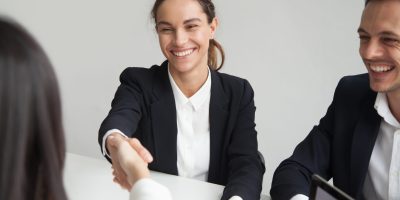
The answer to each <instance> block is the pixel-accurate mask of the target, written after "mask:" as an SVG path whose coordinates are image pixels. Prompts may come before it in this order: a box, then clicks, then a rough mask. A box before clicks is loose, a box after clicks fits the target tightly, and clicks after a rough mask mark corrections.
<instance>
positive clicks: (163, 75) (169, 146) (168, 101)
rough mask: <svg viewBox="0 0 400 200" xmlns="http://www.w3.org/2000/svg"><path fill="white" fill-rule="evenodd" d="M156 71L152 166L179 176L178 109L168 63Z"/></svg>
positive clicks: (152, 112)
mask: <svg viewBox="0 0 400 200" xmlns="http://www.w3.org/2000/svg"><path fill="white" fill-rule="evenodd" d="M156 70H157V71H156V72H155V75H154V79H153V83H154V85H153V95H154V96H155V97H156V99H158V101H157V100H156V101H155V102H154V103H153V104H151V108H150V109H151V121H152V128H153V134H154V135H153V136H154V147H155V148H154V149H155V159H154V163H152V166H154V168H155V169H156V170H157V169H159V170H160V171H163V172H166V173H170V174H175V175H177V174H178V169H177V165H176V163H177V158H176V157H177V153H176V151H177V150H176V137H177V124H176V108H175V100H174V95H173V92H172V88H171V84H170V82H169V78H168V64H167V62H164V63H163V64H162V65H161V67H160V69H156Z"/></svg>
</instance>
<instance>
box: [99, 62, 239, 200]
mask: <svg viewBox="0 0 400 200" xmlns="http://www.w3.org/2000/svg"><path fill="white" fill-rule="evenodd" d="M168 77H169V81H170V84H171V87H172V92H173V94H174V99H175V107H176V121H177V128H178V134H177V141H176V143H177V168H178V175H179V176H183V177H188V178H194V179H197V180H202V181H207V178H208V169H209V166H210V117H209V110H210V99H211V73H210V69H208V76H207V80H206V82H205V83H204V84H203V85H202V86H201V88H200V89H199V90H198V91H197V92H196V93H195V94H194V95H193V96H191V97H190V98H187V97H186V96H185V95H184V94H183V93H182V91H181V90H180V89H179V87H178V86H177V85H176V83H175V81H174V79H173V78H172V76H171V74H170V72H169V69H168ZM114 132H117V133H119V134H121V135H123V136H124V137H127V136H126V135H125V134H124V133H122V132H121V131H120V130H118V129H112V130H109V131H107V132H106V134H105V135H104V136H103V142H102V150H103V155H107V156H108V157H110V156H109V155H108V153H107V151H106V146H105V142H106V139H107V137H108V136H109V135H110V134H111V133H114ZM229 200H243V199H242V198H241V197H240V196H236V195H235V196H232V197H230V198H229Z"/></svg>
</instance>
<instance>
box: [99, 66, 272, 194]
mask: <svg viewBox="0 0 400 200" xmlns="http://www.w3.org/2000/svg"><path fill="white" fill-rule="evenodd" d="M167 66H168V63H167V62H164V63H163V64H162V65H161V66H156V65H154V66H152V67H151V68H150V69H146V68H127V69H125V70H124V71H123V72H122V74H121V76H120V81H121V85H120V86H119V87H118V90H117V92H116V94H115V97H114V99H113V101H112V109H111V111H110V112H109V114H108V116H107V118H106V119H105V120H104V121H103V123H102V125H101V127H100V131H99V138H98V139H99V143H100V146H101V143H102V139H103V136H104V134H105V133H106V132H107V131H108V130H111V129H119V130H121V131H122V132H123V133H125V134H126V135H127V136H128V137H136V138H138V139H139V140H140V141H141V142H142V144H143V145H144V146H145V147H146V148H147V149H148V150H149V151H150V153H151V154H152V155H153V157H154V161H153V162H152V163H151V164H150V165H149V168H150V169H151V170H156V171H161V172H165V173H169V174H175V175H177V174H178V170H177V150H176V148H177V147H176V145H177V144H176V138H177V122H176V108H175V100H174V95H173V92H172V88H171V85H170V81H169V78H168V70H167V68H168V67H167ZM253 97H254V93H253V90H252V88H251V86H250V84H249V83H248V82H247V81H246V80H244V79H240V78H237V77H233V76H230V75H227V74H222V73H218V72H215V71H211V99H210V110H209V115H210V166H209V172H208V181H209V182H211V183H216V184H222V185H226V187H225V189H224V193H223V196H222V199H228V198H230V197H231V196H233V195H238V196H241V197H242V198H243V199H244V200H252V199H260V193H261V187H262V179H263V174H264V171H265V167H264V164H263V163H262V161H261V158H260V157H259V154H258V149H257V148H258V147H257V132H256V130H255V126H256V125H255V123H254V115H255V106H254V100H253Z"/></svg>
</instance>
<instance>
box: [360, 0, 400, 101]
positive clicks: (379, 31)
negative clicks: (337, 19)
mask: <svg viewBox="0 0 400 200" xmlns="http://www.w3.org/2000/svg"><path fill="white" fill-rule="evenodd" d="M358 33H359V35H360V55H361V58H362V59H363V61H364V64H365V66H366V67H367V70H368V74H369V78H370V86H371V89H372V90H374V91H376V92H386V93H396V94H400V1H397V0H383V1H371V2H370V3H368V5H367V6H366V7H365V9H364V12H363V15H362V17H361V24H360V28H359V29H358Z"/></svg>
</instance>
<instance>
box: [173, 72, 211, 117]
mask: <svg viewBox="0 0 400 200" xmlns="http://www.w3.org/2000/svg"><path fill="white" fill-rule="evenodd" d="M168 77H169V82H170V84H171V86H172V92H173V93H174V98H175V102H176V104H177V105H179V106H181V105H184V104H187V103H188V102H189V103H191V105H192V106H193V107H194V109H195V110H198V109H199V108H200V106H201V105H202V104H203V103H204V102H205V100H207V98H210V93H211V73H210V69H209V68H208V75H207V80H206V82H205V83H204V84H203V85H202V86H201V87H200V89H199V90H198V91H197V92H196V93H195V94H194V95H193V96H191V97H190V98H187V97H186V96H185V94H183V92H182V91H181V89H179V87H178V85H177V84H176V83H175V80H174V78H173V77H172V75H171V73H170V71H169V66H168Z"/></svg>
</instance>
